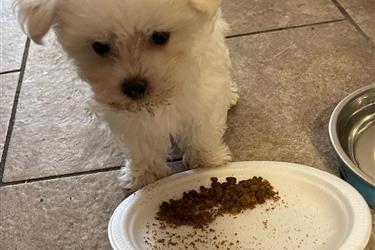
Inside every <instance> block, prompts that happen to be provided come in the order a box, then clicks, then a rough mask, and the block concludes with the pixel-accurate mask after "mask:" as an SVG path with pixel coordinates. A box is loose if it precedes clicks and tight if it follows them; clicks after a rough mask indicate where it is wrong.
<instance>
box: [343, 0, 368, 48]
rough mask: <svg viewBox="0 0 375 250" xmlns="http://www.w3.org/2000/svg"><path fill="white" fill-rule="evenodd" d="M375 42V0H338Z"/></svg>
mask: <svg viewBox="0 0 375 250" xmlns="http://www.w3.org/2000/svg"><path fill="white" fill-rule="evenodd" d="M338 2H339V3H340V4H341V5H342V6H343V7H344V9H345V10H346V11H347V12H348V13H349V15H350V16H351V17H352V18H353V19H354V21H355V22H356V23H357V24H358V25H359V26H360V27H361V29H362V30H363V31H364V32H365V33H366V34H367V35H368V36H369V37H370V39H371V40H372V41H373V42H374V43H375V0H338Z"/></svg>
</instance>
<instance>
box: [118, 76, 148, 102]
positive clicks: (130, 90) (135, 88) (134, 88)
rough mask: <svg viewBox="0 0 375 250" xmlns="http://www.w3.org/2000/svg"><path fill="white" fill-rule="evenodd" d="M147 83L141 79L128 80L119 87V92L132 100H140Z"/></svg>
mask: <svg viewBox="0 0 375 250" xmlns="http://www.w3.org/2000/svg"><path fill="white" fill-rule="evenodd" d="M147 86H148V82H147V80H146V79H143V78H130V79H127V80H125V81H124V82H123V83H122V85H121V91H122V93H124V94H125V95H127V96H128V97H130V98H131V99H133V100H136V99H140V98H142V97H143V96H144V95H145V92H146V89H147Z"/></svg>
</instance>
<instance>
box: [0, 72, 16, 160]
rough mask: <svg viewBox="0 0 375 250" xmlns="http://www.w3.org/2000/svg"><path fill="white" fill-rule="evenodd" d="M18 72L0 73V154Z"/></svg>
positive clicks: (0, 153)
mask: <svg viewBox="0 0 375 250" xmlns="http://www.w3.org/2000/svg"><path fill="white" fill-rule="evenodd" d="M18 75H19V74H18V73H11V74H3V75H0V156H1V155H2V154H3V149H4V143H5V137H6V135H7V131H8V125H9V119H10V115H11V113H12V108H13V101H14V96H15V94H16V89H17V83H18Z"/></svg>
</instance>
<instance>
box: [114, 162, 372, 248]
mask: <svg viewBox="0 0 375 250" xmlns="http://www.w3.org/2000/svg"><path fill="white" fill-rule="evenodd" d="M213 176H216V177H218V178H219V181H223V180H224V179H225V177H227V176H234V177H236V178H237V180H241V179H249V178H251V177H253V176H262V177H263V178H265V179H267V180H269V181H270V183H271V184H272V185H273V186H274V188H275V190H276V191H278V192H279V196H280V197H281V199H280V200H279V201H278V202H277V203H276V204H275V203H272V202H271V201H270V202H267V203H265V204H262V205H258V206H257V207H256V208H254V209H252V210H246V211H245V212H244V213H241V214H239V215H237V216H232V215H225V216H223V217H219V218H217V219H216V220H215V221H214V222H213V223H212V224H211V225H210V228H212V229H214V230H215V233H214V234H215V235H217V236H218V237H217V238H219V239H217V240H216V241H214V240H213V239H212V238H213V235H214V234H210V233H203V232H199V231H198V235H196V236H194V237H198V236H199V234H201V235H200V236H199V237H201V238H202V237H205V238H206V239H207V240H206V243H205V244H203V245H199V244H197V243H196V244H195V247H196V248H195V249H216V247H215V245H214V244H215V242H216V243H217V241H218V240H219V241H220V240H226V241H225V242H224V243H225V244H223V245H221V244H219V247H220V249H226V247H229V249H327V250H332V249H348V250H356V249H358V250H360V249H363V248H364V247H365V246H366V244H367V242H368V240H369V237H370V233H371V215H370V210H369V208H368V206H367V204H366V202H365V201H364V199H363V198H362V196H361V195H360V194H359V193H358V192H357V191H356V190H355V189H354V188H352V187H351V186H350V185H348V184H347V183H346V182H344V181H342V180H341V179H339V178H337V177H335V176H333V175H331V174H328V173H326V172H323V171H320V170H317V169H314V168H311V167H307V166H303V165H298V164H292V163H283V162H234V163H231V164H229V165H228V166H226V167H221V168H211V169H197V170H192V171H187V172H183V173H179V174H176V175H173V176H170V177H167V178H165V179H162V180H160V181H158V182H156V183H154V184H152V185H148V186H147V187H145V188H144V189H142V190H139V191H137V192H136V193H134V194H132V195H131V196H129V197H128V198H127V199H126V200H124V201H123V202H122V203H121V204H120V205H119V206H118V207H117V208H116V210H115V211H114V213H113V215H112V217H111V219H110V222H109V226H108V236H109V241H110V243H111V245H112V247H113V248H114V249H131V250H138V249H139V250H141V249H151V248H150V247H149V245H147V244H146V243H145V240H146V239H147V237H148V238H150V239H148V241H152V237H151V233H150V231H151V229H152V228H151V229H147V227H146V225H147V224H148V225H152V223H154V222H156V220H155V219H154V217H155V214H156V212H157V211H158V208H159V205H160V203H161V202H162V201H168V200H169V199H171V198H174V199H178V198H180V197H181V195H182V193H183V192H184V191H187V190H190V189H198V188H199V186H201V185H204V186H209V184H210V177H213ZM272 207H274V209H271V208H272ZM147 231H149V232H148V233H147ZM167 231H168V232H169V233H176V234H177V235H181V236H184V235H185V236H186V235H187V234H188V233H189V232H193V231H194V230H193V229H192V228H190V227H187V226H183V227H178V228H176V229H167V230H157V234H158V237H157V239H160V238H162V237H163V235H165V234H166V232H167ZM202 234H203V236H202ZM194 237H192V240H193V238H194ZM237 240H238V241H239V242H237ZM211 241H212V242H211ZM186 242H189V241H188V240H187V241H185V244H182V243H181V242H179V243H178V245H175V246H172V245H169V246H168V247H165V246H164V247H163V246H162V245H161V244H157V243H155V245H156V246H159V248H155V249H185V245H186ZM229 242H232V243H235V244H233V245H231V246H229ZM188 249H194V248H193V247H192V245H189V246H188Z"/></svg>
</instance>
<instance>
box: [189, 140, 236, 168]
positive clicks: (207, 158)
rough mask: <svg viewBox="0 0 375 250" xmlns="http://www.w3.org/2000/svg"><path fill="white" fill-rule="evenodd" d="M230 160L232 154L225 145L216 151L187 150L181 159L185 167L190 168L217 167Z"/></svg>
mask: <svg viewBox="0 0 375 250" xmlns="http://www.w3.org/2000/svg"><path fill="white" fill-rule="evenodd" d="M231 160H232V153H231V152H230V150H229V148H228V146H227V145H225V144H222V145H220V146H219V147H217V148H216V150H210V151H205V150H194V149H193V150H188V151H186V152H185V154H184V157H183V159H182V161H183V163H184V165H185V166H187V167H190V168H200V167H218V166H222V165H224V164H226V163H228V162H230V161H231Z"/></svg>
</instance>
